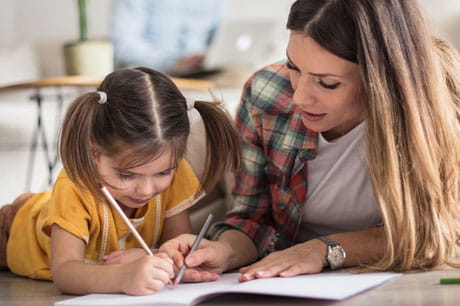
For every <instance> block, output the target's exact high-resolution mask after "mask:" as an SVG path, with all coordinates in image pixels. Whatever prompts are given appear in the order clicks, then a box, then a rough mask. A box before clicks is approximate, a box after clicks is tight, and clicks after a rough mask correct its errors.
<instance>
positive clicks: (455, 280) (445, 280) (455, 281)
mask: <svg viewBox="0 0 460 306" xmlns="http://www.w3.org/2000/svg"><path fill="white" fill-rule="evenodd" d="M439 283H440V284H441V285H448V284H460V278H441V279H440V280H439Z"/></svg>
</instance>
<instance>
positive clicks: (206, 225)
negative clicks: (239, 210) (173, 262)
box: [174, 214, 214, 287]
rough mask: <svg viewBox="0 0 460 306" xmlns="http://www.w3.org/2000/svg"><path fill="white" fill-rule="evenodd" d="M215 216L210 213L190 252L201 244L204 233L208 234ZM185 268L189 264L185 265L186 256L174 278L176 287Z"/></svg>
mask: <svg viewBox="0 0 460 306" xmlns="http://www.w3.org/2000/svg"><path fill="white" fill-rule="evenodd" d="M213 217H214V216H213V215H212V214H209V216H208V218H207V219H206V222H205V223H204V225H203V227H202V228H201V231H200V233H199V234H198V236H196V238H195V241H194V242H193V244H192V247H191V249H190V252H189V254H190V253H192V252H193V251H195V250H196V249H197V248H198V246H199V245H200V242H201V240H203V237H204V234H206V232H207V231H208V228H209V225H211V222H212V218H213ZM185 270H187V266H186V265H185V258H184V264H183V265H182V267H181V268H180V270H179V273H177V276H176V279H175V280H174V287H176V286H177V285H178V284H179V283H180V281H181V279H182V277H183V276H184V273H185Z"/></svg>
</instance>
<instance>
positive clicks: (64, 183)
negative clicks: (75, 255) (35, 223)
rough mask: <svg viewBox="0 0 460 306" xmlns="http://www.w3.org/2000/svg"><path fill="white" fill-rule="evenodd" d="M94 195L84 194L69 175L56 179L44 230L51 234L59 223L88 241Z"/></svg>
mask: <svg viewBox="0 0 460 306" xmlns="http://www.w3.org/2000/svg"><path fill="white" fill-rule="evenodd" d="M91 201H93V198H92V197H88V196H84V193H82V191H81V190H79V189H78V188H77V187H76V186H75V185H74V184H73V183H72V182H71V181H70V179H69V178H67V177H60V178H58V180H57V181H56V183H55V185H54V187H53V191H52V194H51V199H50V202H49V204H48V206H47V208H46V209H47V216H46V217H45V218H44V220H43V224H42V225H41V228H42V231H43V232H44V233H45V234H47V235H51V226H52V225H53V224H57V225H59V226H60V227H61V228H62V229H64V230H65V231H67V232H69V233H71V234H72V235H75V236H76V237H78V238H80V239H82V240H83V241H85V243H88V239H89V225H90V223H91V215H92V213H91V207H94V206H95V203H90V202H91Z"/></svg>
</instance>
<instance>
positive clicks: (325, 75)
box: [286, 51, 343, 78]
mask: <svg viewBox="0 0 460 306" xmlns="http://www.w3.org/2000/svg"><path fill="white" fill-rule="evenodd" d="M286 57H287V59H288V61H289V63H290V64H291V66H292V67H293V68H294V69H295V70H299V68H298V67H297V66H296V65H295V64H294V63H293V62H292V60H291V59H290V58H289V54H288V53H287V51H286ZM308 74H309V75H312V76H315V77H319V78H325V77H336V78H343V76H341V75H338V74H334V73H313V72H308Z"/></svg>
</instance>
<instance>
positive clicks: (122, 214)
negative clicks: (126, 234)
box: [101, 186, 153, 256]
mask: <svg viewBox="0 0 460 306" xmlns="http://www.w3.org/2000/svg"><path fill="white" fill-rule="evenodd" d="M101 190H102V193H103V194H104V195H105V197H106V198H107V200H109V202H110V204H112V206H113V208H115V210H116V211H117V213H118V214H119V215H120V217H121V218H122V219H123V221H124V222H125V223H126V225H127V226H128V228H129V230H130V231H131V233H132V234H133V235H134V237H135V238H136V239H137V241H138V242H139V244H140V245H141V246H142V248H143V249H144V250H145V252H147V254H149V255H150V256H153V253H152V250H151V249H150V248H149V247H148V246H147V244H146V243H145V241H144V239H142V237H141V235H139V232H138V231H137V230H136V228H135V227H134V226H133V225H132V224H131V222H130V221H129V219H128V217H126V215H125V213H124V212H123V211H122V210H121V208H120V206H119V205H118V203H117V201H115V199H114V198H113V197H112V195H111V194H110V192H109V190H108V189H107V188H106V187H105V186H103V187H102V188H101Z"/></svg>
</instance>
